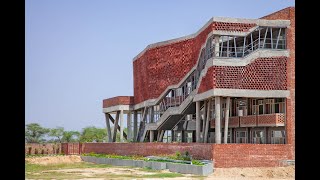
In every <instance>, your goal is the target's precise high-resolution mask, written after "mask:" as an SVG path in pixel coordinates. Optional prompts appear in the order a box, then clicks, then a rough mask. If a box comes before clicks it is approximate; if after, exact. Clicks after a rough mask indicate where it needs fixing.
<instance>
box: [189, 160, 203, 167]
mask: <svg viewBox="0 0 320 180" xmlns="http://www.w3.org/2000/svg"><path fill="white" fill-rule="evenodd" d="M191 162H192V164H193V165H198V166H202V165H204V163H203V162H201V161H198V160H195V159H194V160H192V161H191Z"/></svg>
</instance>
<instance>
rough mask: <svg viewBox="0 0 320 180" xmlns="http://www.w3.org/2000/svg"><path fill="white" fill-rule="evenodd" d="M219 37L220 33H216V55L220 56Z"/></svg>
mask: <svg viewBox="0 0 320 180" xmlns="http://www.w3.org/2000/svg"><path fill="white" fill-rule="evenodd" d="M219 39H220V36H218V35H216V36H215V37H214V42H215V46H214V54H215V56H216V57H219V51H220V46H219Z"/></svg>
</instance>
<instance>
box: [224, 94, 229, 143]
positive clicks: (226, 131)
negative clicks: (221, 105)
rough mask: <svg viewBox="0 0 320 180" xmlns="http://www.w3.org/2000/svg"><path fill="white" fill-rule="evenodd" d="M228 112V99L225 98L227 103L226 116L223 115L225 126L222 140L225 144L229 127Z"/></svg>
mask: <svg viewBox="0 0 320 180" xmlns="http://www.w3.org/2000/svg"><path fill="white" fill-rule="evenodd" d="M229 110H230V97H227V102H226V114H225V116H224V117H225V124H224V139H223V143H224V144H227V143H228V128H229V127H228V125H229Z"/></svg>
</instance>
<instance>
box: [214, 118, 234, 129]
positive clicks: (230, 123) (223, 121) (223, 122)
mask: <svg viewBox="0 0 320 180" xmlns="http://www.w3.org/2000/svg"><path fill="white" fill-rule="evenodd" d="M224 125H225V119H224V118H223V119H222V121H221V124H220V126H221V127H222V128H223V127H224ZM210 127H211V128H215V119H212V120H211V121H210ZM228 127H229V128H237V127H239V116H233V117H229V125H228Z"/></svg>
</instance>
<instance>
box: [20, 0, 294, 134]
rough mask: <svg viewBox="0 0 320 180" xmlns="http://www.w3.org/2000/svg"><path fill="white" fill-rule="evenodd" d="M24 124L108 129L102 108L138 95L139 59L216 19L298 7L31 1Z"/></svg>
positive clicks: (261, 0) (274, 2) (217, 1)
mask: <svg viewBox="0 0 320 180" xmlns="http://www.w3.org/2000/svg"><path fill="white" fill-rule="evenodd" d="M25 2H26V5H25V10H26V11H25V123H26V124H29V123H39V124H40V125H41V126H43V127H47V128H55V127H57V126H62V127H64V128H65V130H77V131H80V130H81V129H82V128H84V127H87V126H96V127H100V128H104V127H105V119H104V118H105V117H104V114H103V112H102V100H103V99H106V98H110V97H113V96H132V95H133V65H132V59H133V58H134V57H135V56H136V55H137V54H138V53H140V52H141V51H142V50H143V49H144V48H145V47H146V46H147V45H148V44H152V43H156V42H159V41H165V40H169V39H173V38H178V37H181V36H186V35H189V34H192V33H195V32H196V31H198V30H199V29H200V28H201V27H202V26H203V25H204V24H205V23H206V22H207V21H208V20H209V19H210V18H211V17H236V18H260V17H262V16H265V15H267V14H270V13H272V12H275V11H278V10H281V9H283V8H286V7H288V6H295V2H294V1H293V0H241V1H236V0H201V1H199V0H161V1H150V0H149V1H147V0H136V1H130V0H113V1H112V0H26V1H25Z"/></svg>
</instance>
